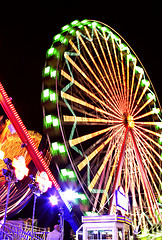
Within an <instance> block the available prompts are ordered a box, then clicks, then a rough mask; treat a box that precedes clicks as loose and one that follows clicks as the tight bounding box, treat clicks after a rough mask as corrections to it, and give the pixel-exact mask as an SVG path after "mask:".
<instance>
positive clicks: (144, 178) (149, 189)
mask: <svg viewBox="0 0 162 240" xmlns="http://www.w3.org/2000/svg"><path fill="white" fill-rule="evenodd" d="M130 133H131V136H132V140H133V144H134V149H135V152H136V156H137V160H138V164H139V169H140V172H141V176H142V182H143V185H144V188H145V192H146V195H147V199H148V202H149V209H150V213H151V215H152V218H153V220H154V222H155V223H157V216H156V215H155V209H157V210H158V212H159V207H158V205H157V201H156V198H155V195H154V192H153V189H152V186H151V184H150V181H149V179H148V176H147V173H146V171H145V167H144V165H143V163H142V159H141V155H140V152H139V149H138V146H137V143H136V140H135V136H134V132H133V129H130ZM151 196H152V198H151ZM152 199H153V200H154V203H155V206H156V207H155V206H154V204H153V201H152ZM159 214H160V212H159Z"/></svg>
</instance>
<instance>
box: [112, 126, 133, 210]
mask: <svg viewBox="0 0 162 240" xmlns="http://www.w3.org/2000/svg"><path fill="white" fill-rule="evenodd" d="M128 133H129V127H128V126H127V127H126V130H125V136H124V140H123V144H122V147H121V152H120V156H119V161H118V167H117V171H116V175H115V179H114V184H113V190H112V194H115V190H117V188H118V185H119V179H120V175H121V170H122V166H123V162H124V153H125V148H126V143H127V138H128ZM113 199H114V197H113V198H111V201H110V206H109V214H110V213H111V209H112V205H113Z"/></svg>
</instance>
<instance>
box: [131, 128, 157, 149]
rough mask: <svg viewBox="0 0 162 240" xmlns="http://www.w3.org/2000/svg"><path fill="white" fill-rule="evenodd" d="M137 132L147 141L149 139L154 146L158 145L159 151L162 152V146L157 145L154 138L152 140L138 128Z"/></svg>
mask: <svg viewBox="0 0 162 240" xmlns="http://www.w3.org/2000/svg"><path fill="white" fill-rule="evenodd" d="M136 131H137V132H138V133H139V134H140V135H141V136H144V138H145V139H148V140H149V141H150V142H152V143H153V144H154V145H156V146H157V147H158V148H159V149H161V150H162V146H161V145H160V144H159V143H157V142H156V141H155V140H154V139H153V138H150V137H149V136H148V135H147V134H145V133H144V132H142V131H140V130H139V129H138V128H136Z"/></svg>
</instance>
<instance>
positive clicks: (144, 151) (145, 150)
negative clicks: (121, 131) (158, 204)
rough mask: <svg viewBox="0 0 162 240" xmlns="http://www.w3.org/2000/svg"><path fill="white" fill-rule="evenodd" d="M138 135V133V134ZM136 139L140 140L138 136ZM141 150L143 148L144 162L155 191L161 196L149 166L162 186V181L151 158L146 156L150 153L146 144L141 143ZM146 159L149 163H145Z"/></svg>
mask: <svg viewBox="0 0 162 240" xmlns="http://www.w3.org/2000/svg"><path fill="white" fill-rule="evenodd" d="M136 134H138V133H137V132H136ZM136 138H137V139H138V140H139V138H138V137H137V136H136ZM140 142H141V141H138V143H140ZM140 148H141V153H143V154H144V160H143V162H144V164H145V168H146V169H147V172H148V173H149V175H150V178H151V182H152V183H153V185H154V188H155V190H156V192H157V195H158V196H160V192H159V190H158V188H157V185H156V183H155V181H154V178H153V176H152V171H150V169H149V168H148V164H149V165H150V166H151V168H152V170H153V172H154V174H155V175H156V178H157V179H158V181H159V184H160V185H161V184H162V181H161V180H160V178H159V176H158V175H157V173H156V171H155V169H154V167H153V165H152V163H151V161H150V159H149V157H148V156H147V154H146V152H148V150H147V148H146V147H145V144H141V143H140ZM143 154H142V155H141V157H142V158H143ZM145 159H146V160H147V161H145ZM147 163H148V164H147ZM161 170H162V169H161Z"/></svg>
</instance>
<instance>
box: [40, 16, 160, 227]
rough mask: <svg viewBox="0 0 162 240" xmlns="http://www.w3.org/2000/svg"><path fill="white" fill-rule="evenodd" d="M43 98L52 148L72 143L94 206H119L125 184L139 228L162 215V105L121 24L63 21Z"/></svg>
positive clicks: (100, 209)
mask: <svg viewBox="0 0 162 240" xmlns="http://www.w3.org/2000/svg"><path fill="white" fill-rule="evenodd" d="M42 106H43V113H44V126H45V131H46V133H47V137H48V140H49V144H50V147H51V152H52V154H53V155H55V154H58V153H59V152H62V153H63V152H66V151H67V154H68V158H69V160H70V163H71V165H72V167H73V169H74V171H75V173H76V175H77V178H78V181H79V183H80V185H81V186H82V189H83V191H84V192H85V193H86V195H87V197H88V199H89V202H90V206H91V207H90V210H91V211H93V212H97V213H100V214H101V213H104V214H105V213H109V214H113V213H116V205H115V203H114V195H115V191H116V190H117V189H118V187H119V186H120V187H122V189H123V191H124V194H125V196H126V198H127V199H128V209H127V211H126V212H125V214H127V215H129V216H130V218H131V219H132V223H133V227H134V229H136V228H137V227H138V225H139V224H140V225H141V228H144V229H146V228H147V227H148V222H150V223H152V224H157V223H159V222H161V213H160V209H159V205H158V203H157V200H158V199H159V198H160V196H161V191H162V181H161V166H162V164H161V161H162V155H161V150H162V135H161V129H162V119H161V111H162V110H161V106H160V103H159V100H158V97H157V95H156V92H155V89H154V87H153V84H152V82H151V80H150V78H149V76H148V74H147V72H146V70H145V68H144V66H143V65H142V63H141V61H140V60H139V58H138V57H137V55H136V54H135V52H134V51H133V50H132V48H131V47H130V46H129V45H128V43H127V42H126V41H125V40H124V39H123V38H122V37H121V36H120V35H119V34H118V33H117V32H116V31H115V30H114V29H112V28H111V27H109V26H107V25H105V24H103V23H101V22H98V21H91V20H83V21H78V20H75V21H73V22H71V23H70V24H67V25H65V26H63V27H62V28H61V32H60V33H59V34H57V35H55V36H54V38H53V42H52V45H51V48H50V49H48V51H47V55H46V63H45V67H44V70H43V81H42ZM59 131H60V132H61V134H62V137H63V141H62V142H61V140H60V142H56V134H57V133H58V132H59ZM65 149H66V150H65Z"/></svg>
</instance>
